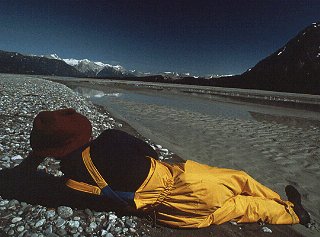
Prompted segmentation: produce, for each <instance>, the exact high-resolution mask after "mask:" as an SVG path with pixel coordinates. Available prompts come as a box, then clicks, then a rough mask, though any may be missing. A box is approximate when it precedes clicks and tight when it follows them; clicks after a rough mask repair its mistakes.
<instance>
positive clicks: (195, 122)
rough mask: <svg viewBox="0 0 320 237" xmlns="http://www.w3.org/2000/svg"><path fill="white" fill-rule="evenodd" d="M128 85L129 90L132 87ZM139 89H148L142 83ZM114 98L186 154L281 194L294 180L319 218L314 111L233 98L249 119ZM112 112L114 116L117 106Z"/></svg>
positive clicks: (155, 136)
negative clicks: (237, 171) (236, 171)
mask: <svg viewBox="0 0 320 237" xmlns="http://www.w3.org/2000/svg"><path fill="white" fill-rule="evenodd" d="M84 84H85V86H86V87H91V88H95V89H99V90H103V91H106V92H109V91H118V90H119V88H117V86H114V87H113V88H111V87H110V85H108V86H101V84H99V85H98V84H95V83H82V86H83V85H84ZM122 86H123V85H122ZM120 89H121V88H120ZM122 89H123V88H122ZM126 89H129V90H130V89H132V87H127V88H126ZM133 89H136V88H133ZM139 90H142V91H144V93H150V90H148V89H146V88H140V89H139ZM158 92H160V93H163V95H164V96H165V94H166V93H172V91H171V92H168V91H158ZM151 93H155V91H154V90H153V91H152V92H151ZM174 93H175V94H179V93H180V92H177V91H174ZM204 99H205V98H204ZM228 100H229V99H228ZM118 103H119V105H121V106H122V107H123V108H124V109H125V110H126V111H127V113H128V114H129V113H137V114H141V115H143V116H141V118H140V119H137V121H129V120H126V118H125V117H122V119H123V120H125V121H126V122H128V123H129V124H130V125H131V126H132V127H134V128H135V129H136V130H137V131H138V132H139V133H141V134H142V135H143V136H145V137H148V138H150V139H151V140H153V141H154V142H156V143H157V144H161V145H163V146H164V147H166V148H169V149H170V150H171V151H173V152H175V153H176V154H178V155H179V156H181V157H183V158H184V159H192V160H196V161H199V162H201V163H206V164H209V165H212V166H218V167H226V168H233V169H240V170H245V171H247V172H248V173H249V174H250V175H251V176H253V177H254V178H255V179H257V180H258V181H260V182H262V183H263V184H265V185H267V186H269V187H270V188H272V189H274V190H275V191H277V192H278V193H279V194H280V195H281V196H282V197H285V194H284V187H285V185H287V184H292V185H294V186H295V187H297V188H298V190H299V191H300V192H301V194H302V198H303V204H304V205H305V207H306V208H307V209H308V210H309V211H310V213H311V215H312V217H313V219H315V220H316V221H317V222H320V187H319V182H318V180H319V179H320V140H319V139H320V138H319V134H320V126H319V124H320V122H319V119H320V114H319V113H318V112H312V111H309V110H303V109H298V110H297V109H294V108H290V106H286V107H275V106H274V105H272V106H269V105H266V103H265V104H264V105H261V104H255V105H253V104H251V103H248V102H239V101H234V102H232V101H231V103H234V104H237V106H244V107H249V108H250V109H248V111H249V112H250V115H251V117H252V119H248V120H247V119H240V118H234V117H229V118H226V117H224V116H216V117H214V116H208V115H205V114H202V113H197V112H190V111H186V110H177V109H172V108H170V107H167V106H162V105H148V104H144V103H140V104H137V103H133V102H130V101H126V102H123V101H122V102H118ZM112 112H113V111H111V113H112ZM114 115H115V116H117V114H116V112H114ZM118 116H119V115H118ZM150 119H153V120H156V121H158V123H157V124H158V127H157V126H156V125H154V124H152V125H150V126H152V129H150V127H148V126H147V125H148V121H149V120H150ZM293 228H294V229H296V230H298V232H300V233H302V234H303V235H304V236H317V234H318V233H317V232H314V231H310V230H308V229H305V228H304V227H302V226H299V225H296V226H294V227H293Z"/></svg>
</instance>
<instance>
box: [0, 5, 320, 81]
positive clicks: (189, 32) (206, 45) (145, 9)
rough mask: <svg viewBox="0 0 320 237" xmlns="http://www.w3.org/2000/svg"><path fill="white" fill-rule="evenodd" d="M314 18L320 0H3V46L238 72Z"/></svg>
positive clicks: (152, 67) (154, 68)
mask: <svg viewBox="0 0 320 237" xmlns="http://www.w3.org/2000/svg"><path fill="white" fill-rule="evenodd" d="M319 20H320V1H318V0H313V1H306V0H305V1H296V0H274V1H271V0H269V1H267V0H266V1H264V0H252V1H250V0H247V1H241V0H232V1H231V0H221V1H216V0H211V1H209V0H207V1H202V0H196V1H188V0H185V1H178V0H177V1H175V0H171V1H165V0H149V1H142V0H136V1H135V0H131V1H112V0H106V1H102V0H101V1H96V0H88V1H84V0H74V1H73V0H60V1H59V0H42V1H32V0H29V1H27V0H26V1H18V0H17V1H7V0H0V36H1V38H0V49H2V50H6V51H17V52H21V53H27V54H37V55H42V54H51V53H56V54H58V55H59V56H60V57H62V58H77V59H83V58H87V59H90V60H97V61H103V62H107V63H111V64H120V65H122V66H124V67H125V68H127V69H137V70H139V71H143V72H148V71H151V72H159V71H178V72H191V73H194V74H200V75H204V74H210V73H214V74H239V73H242V72H244V71H246V70H247V69H248V68H250V67H253V66H254V65H255V64H256V63H257V62H258V61H259V60H261V59H263V58H265V57H266V56H268V55H270V54H271V53H273V52H274V51H276V50H277V49H279V48H280V47H281V46H283V45H284V44H285V43H286V42H287V41H288V40H289V39H290V38H292V37H294V36H295V35H296V34H297V33H298V32H299V31H301V30H303V28H305V27H306V26H308V25H310V24H311V23H312V22H317V21H319Z"/></svg>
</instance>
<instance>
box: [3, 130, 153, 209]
mask: <svg viewBox="0 0 320 237" xmlns="http://www.w3.org/2000/svg"><path fill="white" fill-rule="evenodd" d="M88 145H90V147H91V157H92V160H93V162H94V164H95V165H96V167H97V168H98V169H99V172H100V173H101V175H102V176H103V177H104V178H105V180H106V181H107V182H108V183H109V185H110V186H111V187H112V188H113V189H115V190H116V191H128V192H134V191H136V189H137V188H138V187H139V186H140V185H141V183H142V182H143V181H144V179H145V178H146V177H147V175H148V172H149V168H150V161H149V160H148V159H146V158H145V156H151V157H153V158H156V159H158V155H157V153H156V152H155V151H154V150H153V149H152V148H151V147H150V146H149V145H148V144H147V143H145V142H144V141H142V140H140V139H138V138H136V137H134V136H131V135H129V134H127V133H125V132H122V131H119V130H113V129H112V130H106V131H104V132H103V133H101V134H100V136H99V137H98V138H97V139H95V140H93V141H92V142H90V143H88V144H86V145H84V146H83V147H80V148H79V149H77V150H76V151H74V152H72V153H70V154H69V155H67V156H65V157H64V158H63V159H62V162H61V170H62V171H63V172H64V173H65V176H64V177H59V178H58V177H53V176H52V175H46V174H41V172H35V171H36V167H37V166H38V165H39V164H40V163H41V162H42V160H43V158H41V157H33V156H32V155H30V156H28V157H27V158H26V159H24V161H23V162H22V163H21V164H20V165H19V166H17V167H15V168H14V169H7V170H2V171H0V195H1V196H2V197H3V198H15V199H18V200H20V201H26V202H28V203H32V204H40V205H45V206H50V207H57V206H60V205H68V206H71V207H78V208H92V209H95V210H100V211H101V210H105V211H107V210H116V211H117V210H122V207H118V206H117V203H115V202H114V200H112V199H109V198H106V197H105V196H96V195H92V194H88V193H83V192H79V191H76V190H73V189H71V188H69V187H67V186H66V185H65V182H66V180H67V179H68V178H71V179H74V180H77V181H80V182H87V183H89V184H92V185H96V184H95V183H94V181H93V180H92V178H91V176H90V175H89V174H88V171H87V170H86V168H85V166H84V164H83V162H82V157H81V152H82V151H83V150H84V149H85V148H86V147H87V146H88ZM125 211H127V210H125Z"/></svg>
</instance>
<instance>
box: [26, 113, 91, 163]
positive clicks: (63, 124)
mask: <svg viewBox="0 0 320 237" xmlns="http://www.w3.org/2000/svg"><path fill="white" fill-rule="evenodd" d="M91 132H92V126H91V123H90V121H89V120H88V119H87V118H86V117H85V116H83V115H82V114H79V113H77V112H76V111H75V110H74V109H60V110H56V111H42V112H40V113H39V114H38V115H37V116H36V117H35V119H34V121H33V128H32V131H31V134H30V145H31V148H32V152H33V154H34V155H35V156H41V157H46V156H51V157H56V158H61V157H63V156H65V155H67V154H69V153H70V152H72V151H74V150H76V149H77V148H79V147H81V146H82V145H84V144H86V143H88V142H89V141H90V138H91Z"/></svg>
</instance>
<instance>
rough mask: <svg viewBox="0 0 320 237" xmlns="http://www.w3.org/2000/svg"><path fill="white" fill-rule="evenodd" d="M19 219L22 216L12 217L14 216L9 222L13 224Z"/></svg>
mask: <svg viewBox="0 0 320 237" xmlns="http://www.w3.org/2000/svg"><path fill="white" fill-rule="evenodd" d="M21 220H22V217H20V216H17V217H14V218H13V219H12V220H11V223H13V224H15V223H17V222H19V221H21Z"/></svg>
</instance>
